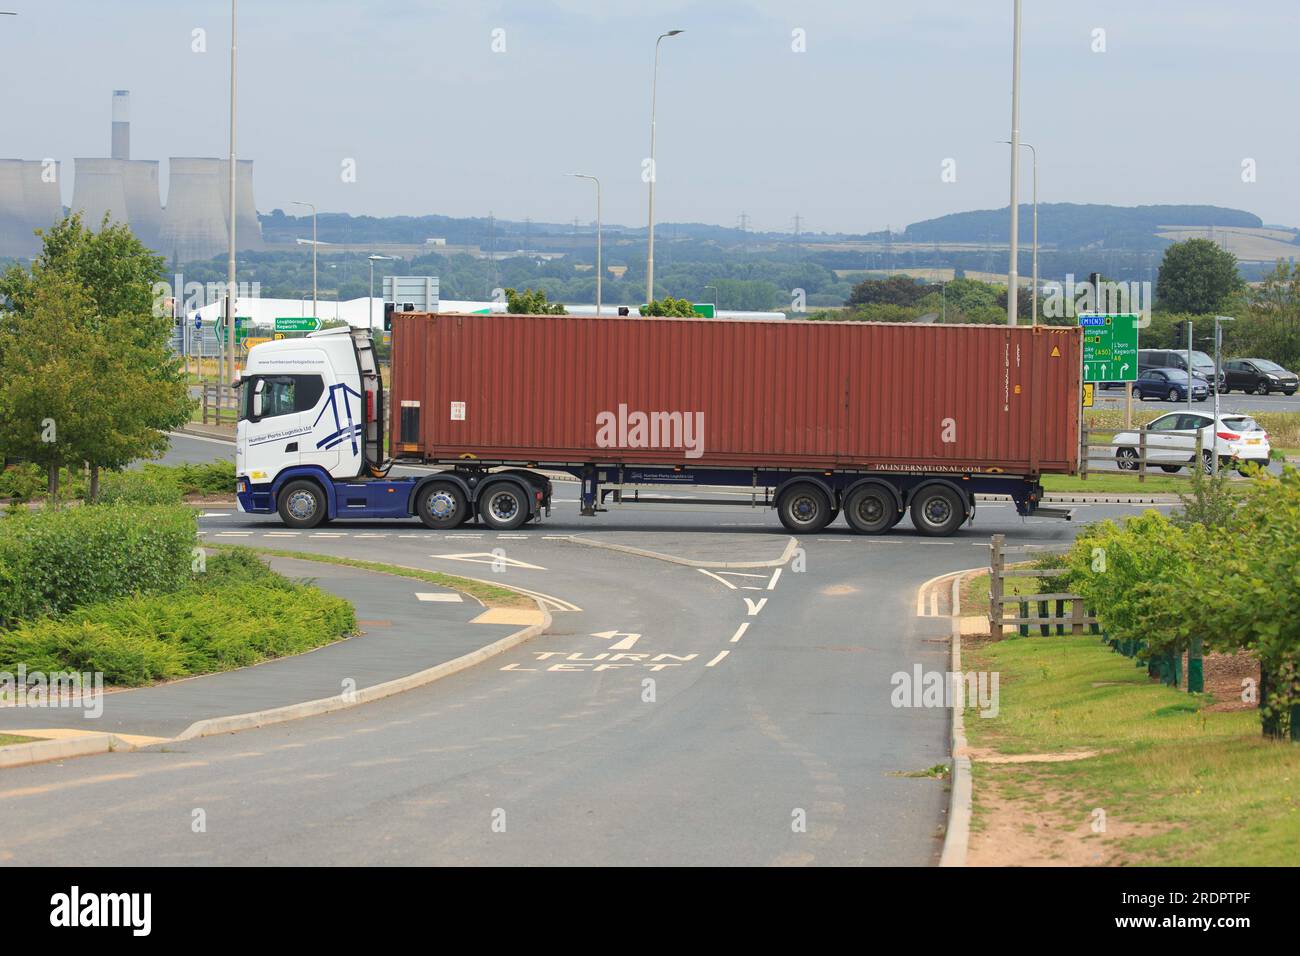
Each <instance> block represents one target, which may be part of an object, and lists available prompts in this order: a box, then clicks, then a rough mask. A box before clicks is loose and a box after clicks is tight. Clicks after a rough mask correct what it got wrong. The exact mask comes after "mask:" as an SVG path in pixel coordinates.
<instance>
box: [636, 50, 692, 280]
mask: <svg viewBox="0 0 1300 956" xmlns="http://www.w3.org/2000/svg"><path fill="white" fill-rule="evenodd" d="M682 32H683V31H682V30H669V31H668V32H667V33H661V34H659V38H658V39H657V40H655V69H654V76H653V78H652V79H651V81H650V224H649V229H648V230H647V236H646V259H645V300H646V302H653V301H654V299H655V180H656V179H658V178H659V170H658V169H657V168H656V167H655V106H656V101H657V99H658V96H659V44H660V43H662V42H663V40H664V38H665V37H675V36H679V35H681V33H682Z"/></svg>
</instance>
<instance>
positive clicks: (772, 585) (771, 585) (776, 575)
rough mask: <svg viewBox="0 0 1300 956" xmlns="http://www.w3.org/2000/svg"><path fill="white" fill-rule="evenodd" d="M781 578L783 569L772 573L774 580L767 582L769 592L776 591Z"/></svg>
mask: <svg viewBox="0 0 1300 956" xmlns="http://www.w3.org/2000/svg"><path fill="white" fill-rule="evenodd" d="M780 577H781V569H780V568H777V569H776V570H775V571H773V572H772V580H770V581H768V582H767V589H768V590H769V591H772V590H775V589H776V582H777V579H778V578H780Z"/></svg>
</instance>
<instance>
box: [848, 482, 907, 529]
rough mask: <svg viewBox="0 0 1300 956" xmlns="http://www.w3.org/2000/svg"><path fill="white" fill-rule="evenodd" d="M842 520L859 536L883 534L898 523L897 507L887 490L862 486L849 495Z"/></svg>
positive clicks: (877, 486)
mask: <svg viewBox="0 0 1300 956" xmlns="http://www.w3.org/2000/svg"><path fill="white" fill-rule="evenodd" d="M844 519H845V520H846V521H848V523H849V527H850V528H852V529H853V530H854V531H857V532H858V533H859V534H884V533H885V532H886V531H888V530H889V529H890V528H892V527H893V526H894V525H895V524H897V523H898V506H897V505H896V504H895V503H894V496H893V495H892V494H890V492H889V489H887V488H882V487H881V486H880V485H864V486H863V487H861V488H857V489H855V490H853V491H852V492H850V493H849V500H848V501H847V502H846V503H845V505H844Z"/></svg>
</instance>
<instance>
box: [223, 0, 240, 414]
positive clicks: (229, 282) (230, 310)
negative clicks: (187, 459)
mask: <svg viewBox="0 0 1300 956" xmlns="http://www.w3.org/2000/svg"><path fill="white" fill-rule="evenodd" d="M238 11H239V0H230V223H229V226H230V236H229V238H230V242H229V248H228V249H227V250H226V349H225V355H226V369H225V373H224V375H223V377H222V385H223V386H226V387H227V388H228V387H229V385H228V384H227V382H226V379H227V378H234V376H235V288H236V286H235V93H236V90H237V89H238V86H237V82H236V80H237V75H238V74H237V69H238V60H237V59H236V57H235V35H236V26H237V22H238V19H237V15H238Z"/></svg>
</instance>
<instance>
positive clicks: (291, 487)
mask: <svg viewBox="0 0 1300 956" xmlns="http://www.w3.org/2000/svg"><path fill="white" fill-rule="evenodd" d="M276 497H277V498H278V499H279V511H280V520H281V521H283V522H284V523H285V524H286V525H287V526H288V527H290V528H314V527H316V526H317V525H318V524H320V523H321V522H322V521H324V520H325V518H326V517H327V516H328V512H329V508H328V507H327V506H326V504H325V492H323V491H322V490H321V487H320V485H318V484H316V482H314V481H307V480H305V479H299V480H298V481H291V482H289V483H288V484H287V485H285V486H284V487H283V488H281V489H280V494H279V495H277V496H276Z"/></svg>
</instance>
